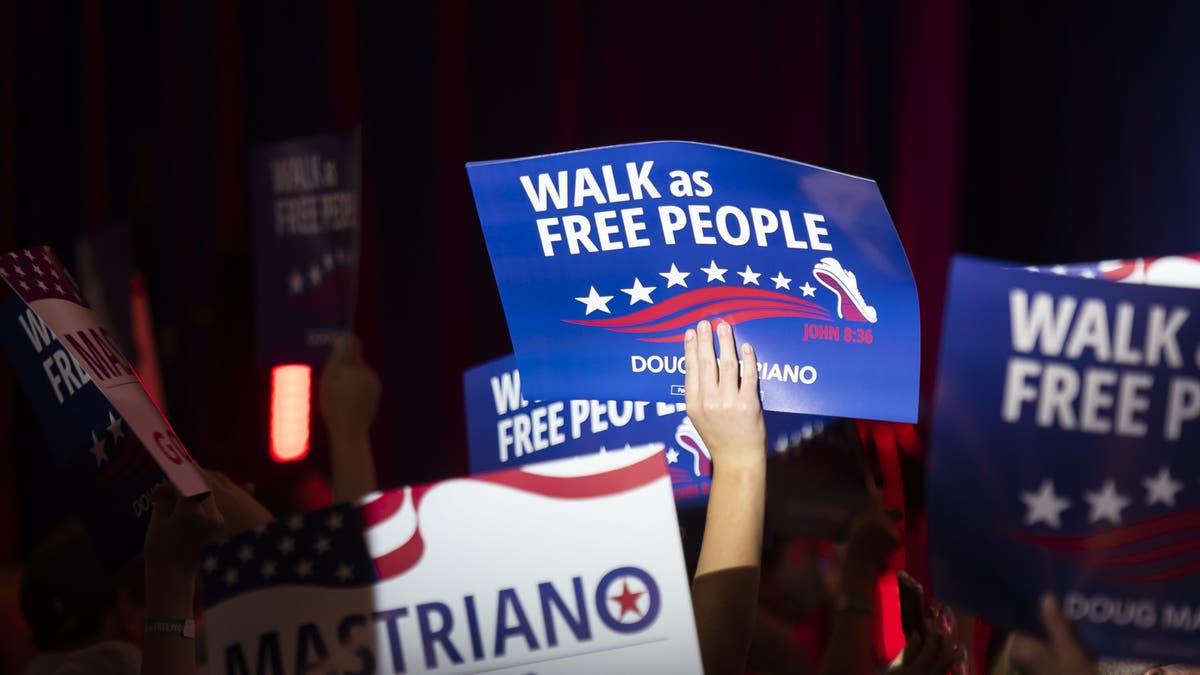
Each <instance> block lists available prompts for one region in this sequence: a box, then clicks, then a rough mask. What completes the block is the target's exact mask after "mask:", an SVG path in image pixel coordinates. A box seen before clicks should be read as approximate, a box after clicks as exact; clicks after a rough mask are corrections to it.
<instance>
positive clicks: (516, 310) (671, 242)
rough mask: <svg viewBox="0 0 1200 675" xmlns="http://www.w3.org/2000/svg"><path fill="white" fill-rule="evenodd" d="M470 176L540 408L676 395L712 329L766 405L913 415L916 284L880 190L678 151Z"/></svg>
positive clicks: (499, 166)
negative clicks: (739, 355) (746, 352)
mask: <svg viewBox="0 0 1200 675" xmlns="http://www.w3.org/2000/svg"><path fill="white" fill-rule="evenodd" d="M467 172H468V175H469V177H470V181H471V188H472V190H473V192H474V195H475V203H476V207H477V209H478V212H479V220H480V223H481V225H482V227H483V233H484V236H485V239H486V241H487V247H488V253H489V254H490V256H491V260H492V268H493V270H494V272H495V275H496V281H497V285H498V287H499V290H500V296H501V300H502V301H503V304H504V312H505V317H506V318H507V320H508V327H509V331H510V333H511V336H512V341H513V350H514V352H515V354H516V357H517V362H518V363H519V364H520V367H521V374H522V377H523V378H524V384H525V385H526V388H527V390H528V391H527V395H528V396H529V398H530V399H531V400H571V399H590V398H595V399H601V400H606V399H613V400H635V401H661V402H668V403H670V402H677V401H682V400H683V368H684V364H683V350H682V349H681V343H682V340H683V334H684V331H686V330H687V328H689V327H691V326H695V325H696V322H697V321H699V320H700V319H711V320H724V321H727V322H729V323H730V324H734V325H735V326H736V328H735V330H734V335H735V337H736V338H737V340H738V341H739V342H741V341H748V342H750V343H751V344H753V345H754V347H755V350H756V352H757V354H758V359H759V362H758V363H759V368H760V374H759V382H760V387H761V390H762V394H763V407H764V408H765V409H767V410H774V411H780V412H798V413H809V414H817V415H833V416H841V417H862V418H869V419H881V420H895V421H908V422H911V421H915V419H916V411H917V384H918V372H919V370H920V356H919V351H920V350H919V346H920V345H919V342H920V329H919V323H920V322H919V316H918V308H917V295H916V288H915V286H914V284H913V279H912V273H911V272H910V271H909V267H908V261H907V259H906V258H905V255H904V250H903V248H902V247H901V245H900V241H899V238H898V237H897V236H896V231H895V228H894V227H893V226H892V222H891V219H890V217H889V216H888V213H887V209H886V207H885V206H884V203H883V199H882V198H881V196H880V194H879V189H878V187H877V186H876V185H875V183H874V182H873V181H870V180H866V179H863V178H857V177H854V176H848V175H846V174H841V173H837V172H834V171H828V170H825V169H821V168H818V167H815V166H810V165H807V164H801V163H799V162H793V161H790V160H786V159H780V158H777V157H770V156H767V155H761V154H757V153H753V152H746V151H743V150H737V149H733V148H725V147H719V146H713V145H704V144H700V143H686V142H675V141H664V142H653V143H635V144H631V145H619V146H612V147H606V148H595V149H589V150H579V151H575V152H566V153H561V154H556V155H545V156H540V157H527V158H522V159H513V160H504V161H492V162H476V163H472V164H468V165H467Z"/></svg>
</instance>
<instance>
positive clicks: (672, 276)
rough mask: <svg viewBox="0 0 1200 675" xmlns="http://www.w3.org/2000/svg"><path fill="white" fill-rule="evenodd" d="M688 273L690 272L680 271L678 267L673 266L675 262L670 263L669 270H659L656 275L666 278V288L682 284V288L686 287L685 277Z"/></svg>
mask: <svg viewBox="0 0 1200 675" xmlns="http://www.w3.org/2000/svg"><path fill="white" fill-rule="evenodd" d="M690 274H691V272H680V271H679V268H678V267H676V266H675V263H671V271H670V272H659V273H658V276H660V277H662V278H664V279H666V280H667V288H670V287H672V286H683V287H684V288H687V287H688V285H687V278H688V276H689V275H690Z"/></svg>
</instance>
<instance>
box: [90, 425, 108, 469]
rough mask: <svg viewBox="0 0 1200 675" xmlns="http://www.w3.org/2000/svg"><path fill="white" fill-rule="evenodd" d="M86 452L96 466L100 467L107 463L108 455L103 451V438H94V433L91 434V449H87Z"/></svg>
mask: <svg viewBox="0 0 1200 675" xmlns="http://www.w3.org/2000/svg"><path fill="white" fill-rule="evenodd" d="M88 452H90V453H92V455H93V456H94V457H95V458H96V466H100V465H101V464H103V463H104V462H107V461H108V453H107V452H105V451H104V438H103V437H101V438H96V432H94V431H93V432H92V447H91V448H88Z"/></svg>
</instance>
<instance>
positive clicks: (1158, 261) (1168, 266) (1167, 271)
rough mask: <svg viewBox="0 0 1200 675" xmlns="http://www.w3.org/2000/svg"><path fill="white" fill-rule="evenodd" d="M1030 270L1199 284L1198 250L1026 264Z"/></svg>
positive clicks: (1163, 283)
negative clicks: (1114, 258) (1147, 255)
mask: <svg viewBox="0 0 1200 675" xmlns="http://www.w3.org/2000/svg"><path fill="white" fill-rule="evenodd" d="M1025 269H1027V270H1029V271H1030V272H1042V273H1048V274H1057V275H1059V276H1072V277H1083V278H1085V279H1106V280H1108V281H1119V282H1122V283H1127V284H1147V285H1151V286H1176V287H1179V288H1200V253H1190V254H1184V255H1170V256H1162V257H1159V258H1130V259H1127V260H1103V261H1100V262H1094V263H1076V264H1071V265H1049V266H1036V265H1034V266H1029V267H1026V268H1025Z"/></svg>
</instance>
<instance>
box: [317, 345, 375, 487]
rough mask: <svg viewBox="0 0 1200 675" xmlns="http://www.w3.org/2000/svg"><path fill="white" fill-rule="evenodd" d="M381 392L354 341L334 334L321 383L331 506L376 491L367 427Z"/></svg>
mask: <svg viewBox="0 0 1200 675" xmlns="http://www.w3.org/2000/svg"><path fill="white" fill-rule="evenodd" d="M380 393H381V385H380V381H379V375H378V374H376V373H375V371H374V370H372V369H371V367H370V366H369V365H367V362H366V361H365V360H364V359H363V356H362V344H361V343H360V342H359V340H358V338H357V337H355V336H353V335H341V336H339V337H338V338H337V340H336V341H335V342H334V343H333V352H332V353H331V354H330V356H329V361H328V363H326V364H325V369H324V370H323V371H322V372H321V382H320V405H321V416H322V418H324V420H325V428H326V430H328V432H329V448H330V454H331V458H330V464H331V466H332V473H333V476H332V482H333V501H334V503H338V502H347V501H352V500H354V499H358V498H359V497H361V496H363V495H365V494H367V493H369V492H374V491H375V490H377V489H379V484H378V481H377V480H376V477H375V459H374V457H372V455H371V423H372V422H373V421H374V420H375V413H376V412H377V411H378V410H379V396H380Z"/></svg>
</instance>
